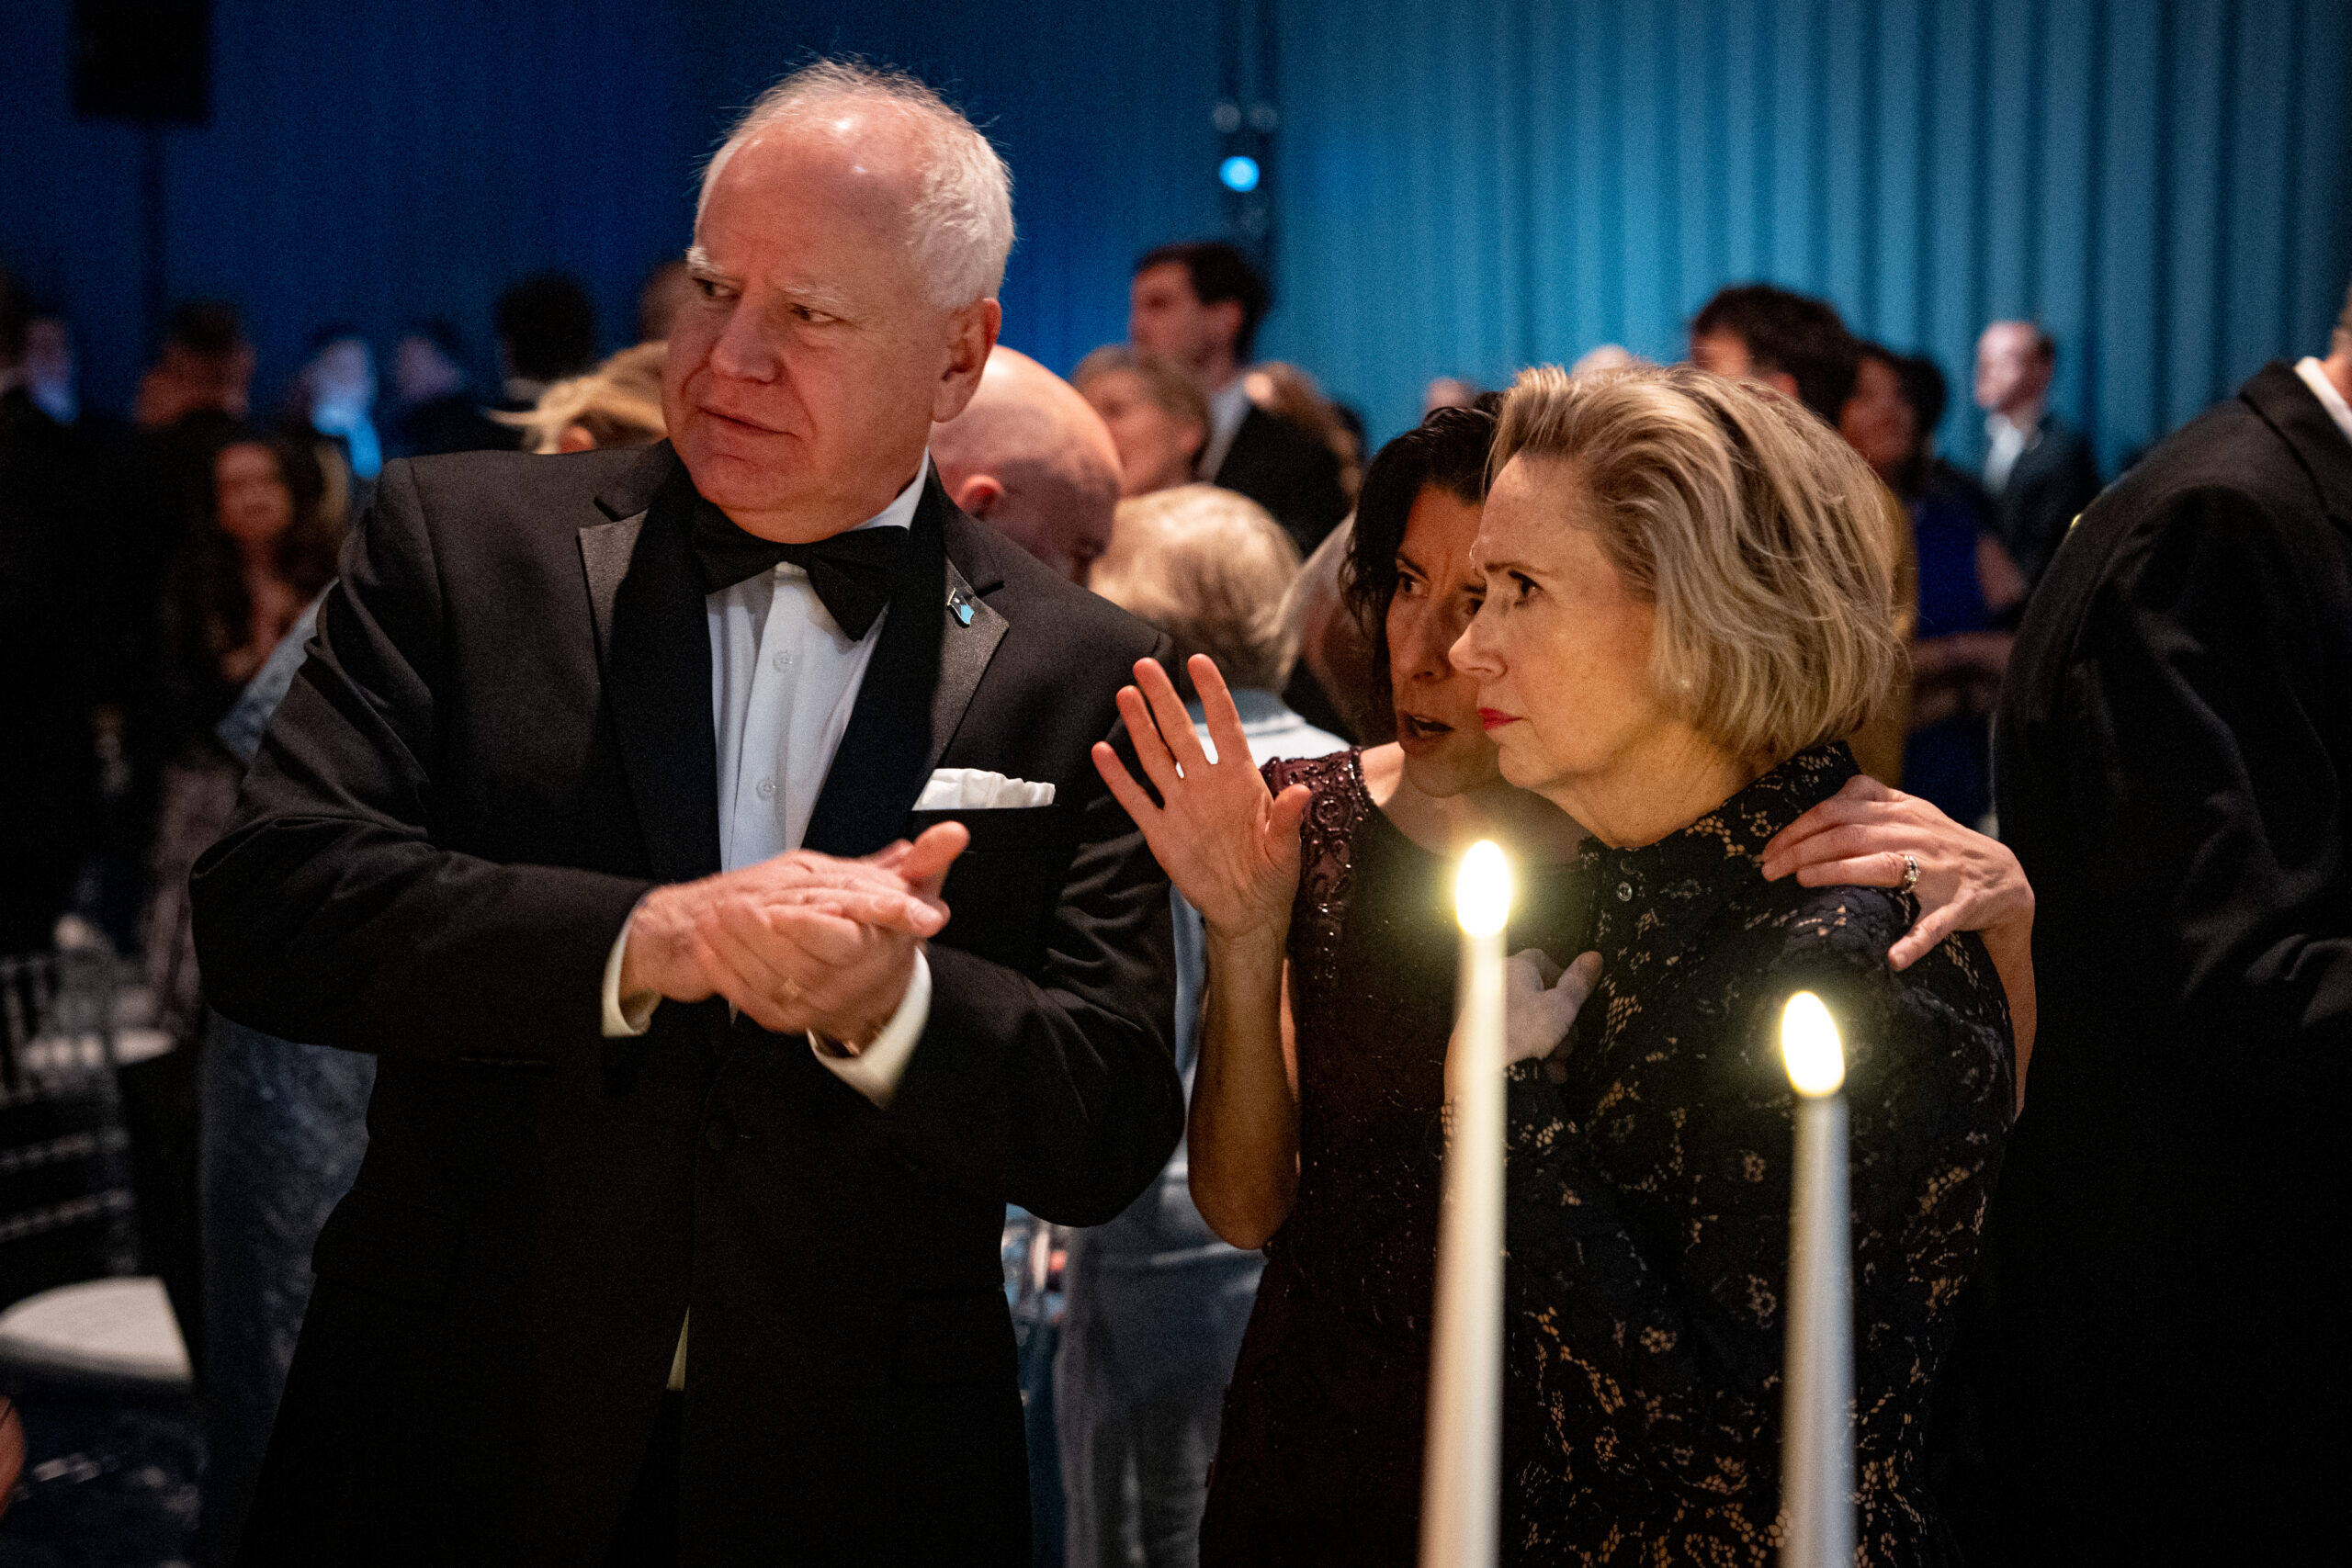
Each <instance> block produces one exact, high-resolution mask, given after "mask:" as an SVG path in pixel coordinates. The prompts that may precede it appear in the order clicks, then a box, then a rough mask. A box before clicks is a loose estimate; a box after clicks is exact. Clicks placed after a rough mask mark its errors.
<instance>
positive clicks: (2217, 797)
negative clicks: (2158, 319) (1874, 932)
mask: <svg viewBox="0 0 2352 1568" xmlns="http://www.w3.org/2000/svg"><path fill="white" fill-rule="evenodd" d="M2347 400H2352V301H2347V304H2346V314H2345V318H2344V321H2343V323H2342V325H2341V327H2340V328H2339V330H2338V331H2337V333H2336V334H2335V345H2334V350H2333V353H2332V355H2331V356H2330V357H2329V358H2328V359H2326V360H2324V361H2322V360H2318V359H2306V360H2304V361H2303V362H2302V363H2301V365H2300V366H2291V367H2290V366H2288V365H2285V364H2282V363H2274V364H2272V365H2271V366H2269V367H2267V368H2266V369H2264V370H2263V371H2261V372H2260V373H2259V374H2257V375H2256V377H2255V378H2253V379H2252V380H2250V381H2248V382H2247V383H2246V384H2245V387H2244V388H2243V389H2241V390H2240V391H2239V393H2238V395H2237V396H2236V397H2235V398H2233V399H2232V400H2229V401H2228V402H2225V403H2222V404H2220V405H2219V406H2217V407H2215V408H2213V409H2211V410H2210V411H2208V412H2206V413H2205V414H2203V415H2202V416H2200V417H2199V419H2198V420H2196V421H2195V422H2194V423H2191V424H2189V425H2188V426H2187V427H2186V428H2185V429H2183V430H2181V431H2179V432H2178V433H2177V434H2174V435H2173V436H2172V437H2170V438H2169V439H2168V440H2166V441H2165V442H2164V443H2163V444H2162V445H2161V446H2158V447H2157V448H2156V449H2155V450H2154V452H2152V453H2150V454H2149V456H2148V457H2145V458H2144V459H2143V460H2142V461H2141V462H2140V463H2139V464H2138V465H2137V466H2136V467H2135V468H2133V469H2132V470H2131V473H2129V474H2127V475H2126V476H2125V477H2124V478H2123V479H2120V480H2119V481H2117V483H2116V485H2115V486H2114V488H2113V489H2111V490H2109V491H2107V493H2106V494H2104V495H2103V496H2101V497H2100V498H2099V499H2098V501H2097V502H2094V503H2093V505H2092V506H2091V508H2090V509H2089V510H2088V511H2087V512H2086V513H2084V514H2083V519H2082V521H2081V522H2080V523H2079V524H2078V525H2075V530H2074V534H2073V536H2072V537H2071V538H2069V540H2068V541H2067V543H2066V547H2065V548H2064V549H2063V550H2061V551H2060V552H2059V554H2058V558H2057V560H2056V562H2055V563H2054V564H2053V565H2052V568H2051V570H2050V573H2049V576H2048V577H2047V578H2046V579H2045V580H2044V581H2043V585H2042V587H2041V592H2039V593H2038V594H2037V595H2036V596H2035V598H2034V601H2033V604H2032V606H2031V607H2030V609H2029V610H2028V612H2027V614H2026V617H2025V622H2024V625H2023V626H2022V628H2021V629H2020V631H2019V632H2018V642H2017V650H2016V652H2015V653H2014V654H2013V655H2012V656H2011V658H2010V661H2009V670H2008V681H2007V691H2006V693H2005V694H2004V698H2003V702H2002V706H2001V712H2000V716H1999V723H1998V731H1997V733H1998V755H1997V764H1998V765H1997V778H1998V781H1999V803H2000V811H2001V826H2002V829H2003V836H2004V837H2005V838H2006V839H2007V841H2008V842H2009V843H2010V844H2011V845H2012V846H2013V847H2014V848H2015V850H2016V851H2017V853H2018V859H2019V860H2020V861H2022V862H2023V863H2024V865H2025V870H2026V874H2027V875H2028V876H2029V877H2030V879H2031V881H2032V883H2033V886H2034V888H2035V891H2036V893H2037V895H2038V897H2039V914H2040V920H2039V929H2038V930H2037V931H2036V934H2035V942H2034V957H2035V961H2036V964H2037V965H2038V967H2039V989H2040V995H2041V1034H2040V1038H2039V1042H2038V1043H2037V1044H2036V1046H2035V1048H2034V1053H2033V1072H2032V1075H2031V1077H2030V1081H2029V1083H2028V1085H2027V1095H2026V1102H2025V1112H2024V1115H2023V1117H2022V1118H2021V1119H2020V1120H2019V1121H2018V1125H2017V1131H2016V1134H2015V1135H2014V1137H2013V1139H2012V1140H2011V1143H2010V1145H2009V1149H2008V1155H2007V1168H2006V1170H2005V1171H2004V1172H2003V1174H2002V1178H2001V1187H2000V1190H1999V1192H1998V1194H1997V1195H1996V1198H1995V1200H1994V1204H1993V1212H1992V1217H1991V1221H1990V1229H1989V1233H1988V1237H1987V1240H1988V1253H1987V1257H1988V1269H1987V1274H1986V1276H1985V1280H1984V1284H1985V1295H1984V1299H1983V1302H1982V1303H1981V1304H1982V1305H1983V1306H1984V1307H1985V1314H1984V1320H1983V1323H1982V1325H1981V1326H1982V1327H1983V1328H1985V1330H1986V1332H1985V1333H1984V1334H1983V1335H1982V1336H1971V1338H1972V1340H1973V1346H1972V1348H1971V1350H1970V1352H1969V1354H1970V1358H1971V1364H1970V1370H1969V1375H1968V1381H1969V1382H1970V1383H1971V1384H1973V1387H1974V1388H1975V1390H1976V1392H1977V1394H1978V1398H1979V1399H1980V1401H1981V1404H1982V1411H1983V1414H1984V1416H1985V1429H1984V1430H1983V1432H1982V1434H1981V1437H1982V1439H1983V1440H1982V1451H1981V1463H1982V1466H1983V1473H1982V1475H1981V1477H1980V1480H1981V1483H1982V1490H1981V1493H1977V1494H1976V1495H1973V1496H1972V1497H1971V1498H1970V1499H1969V1500H1968V1505H1967V1506H1966V1507H1965V1508H1964V1509H1962V1517H1967V1516H1968V1515H1973V1516H1975V1517H1974V1519H1973V1524H1974V1528H1975V1529H1976V1532H1977V1533H1978V1534H1979V1536H1980V1540H1977V1541H1976V1542H1975V1543H1973V1544H1974V1546H1975V1548H1976V1550H1975V1551H1973V1552H1972V1555H1971V1561H1981V1562H2006V1563H2031V1562H2052V1563H2058V1562H2068V1563H2073V1562H2095V1561H2096V1562H2158V1561H2163V1562H2259V1561H2267V1560H2273V1559H2284V1558H2289V1557H2293V1556H2304V1555H2310V1554H2311V1553H2312V1549H2313V1543H2324V1541H2327V1540H2335V1541H2336V1542H2338V1548H2337V1549H2340V1548H2341V1543H2342V1541H2343V1540H2344V1537H2345V1530H2344V1527H2343V1525H2342V1523H2341V1521H2340V1519H2339V1517H2337V1507H2338V1503H2337V1489H2338V1486H2339V1481H2338V1477H2337V1474H2336V1472H2337V1470H2338V1469H2339V1468H2340V1467H2339V1465H2338V1463H2337V1456H2338V1455H2339V1454H2340V1452H2341V1450H2338V1449H2337V1448H2336V1447H2335V1443H2336V1442H2337V1441H2338V1440H2340V1433H2341V1428H2342V1424H2343V1418H2344V1411H2345V1409H2346V1404H2347V1403H2348V1402H2352V1339H2347V1337H2346V1333H2345V1327H2344V1312H2345V1304H2344V1303H2345V1300H2346V1295H2345V1287H2346V1260H2347V1258H2352V1226H2347V1224H2346V1212H2347V1209H2346V1200H2347V1197H2352V1193H2347V1190H2346V1178H2345V1174H2344V1173H2345V1162H2344V1159H2343V1156H2342V1148H2343V1144H2344V1127H2343V1120H2344V1107H2345V1105H2346V1102H2347V1100H2352V782H2347V781H2352V681H2347V680H2346V670H2347V669H2352V401H2347Z"/></svg>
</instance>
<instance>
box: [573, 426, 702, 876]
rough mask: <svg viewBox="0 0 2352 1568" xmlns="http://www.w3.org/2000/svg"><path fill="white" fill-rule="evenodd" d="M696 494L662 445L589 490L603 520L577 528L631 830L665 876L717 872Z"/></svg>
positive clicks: (657, 873) (656, 869)
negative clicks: (639, 464) (613, 482)
mask: <svg viewBox="0 0 2352 1568" xmlns="http://www.w3.org/2000/svg"><path fill="white" fill-rule="evenodd" d="M655 455H658V461H657V460H656V456H655ZM694 502H695V490H694V482H693V480H692V479H689V478H688V477H687V474H686V470H685V467H684V465H683V464H681V463H679V462H678V461H677V459H676V458H675V457H673V455H672V454H671V452H670V448H669V446H667V444H664V445H662V446H658V447H656V448H654V449H653V453H652V454H649V457H648V461H647V463H646V465H645V466H644V467H643V468H639V469H637V470H634V471H633V472H632V473H631V475H630V476H629V478H628V479H627V480H626V481H624V482H623V483H622V484H620V485H617V486H616V487H615V488H614V489H613V490H610V491H606V492H605V494H604V495H602V496H600V497H598V498H597V502H596V504H597V506H598V507H599V508H600V509H602V510H603V511H604V512H605V514H606V516H607V517H609V518H610V519H611V521H609V522H605V523H598V524H593V525H589V526H588V527H585V528H582V529H581V530H580V560H581V565H582V569H583V570H585V572H586V575H587V583H588V599H589V606H590V609H591V612H592V613H593V615H594V618H595V626H596V654H597V658H598V660H599V662H600V663H601V664H602V666H603V671H604V678H605V700H606V701H607V702H608V703H609V704H610V705H611V708H612V716H613V728H614V729H615V731H616V735H617V737H618V740H619V746H620V754H621V765H622V769H623V771H624V772H625V773H627V774H628V785H629V795H630V798H631V800H632V802H633V803H634V804H635V806H636V807H637V819H638V827H639V831H640V832H641V833H642V834H643V835H644V839H645V848H646V852H647V854H648V856H649V857H650V860H651V863H652V871H653V874H654V875H655V876H656V877H658V878H659V879H661V880H662V881H663V882H683V881H687V880H690V879H692V878H694V877H697V876H707V875H709V874H712V873H714V872H716V871H718V869H719V865H718V741H717V739H715V738H714V735H713V732H712V728H711V719H710V630H709V626H708V622H707V618H706V615H705V606H704V594H703V588H702V580H701V577H700V576H699V574H697V573H696V571H695V560H694V551H693V547H692V543H691V538H690V536H689V534H688V532H687V525H688V523H689V522H690V520H691V519H692V516H693V509H694Z"/></svg>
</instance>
